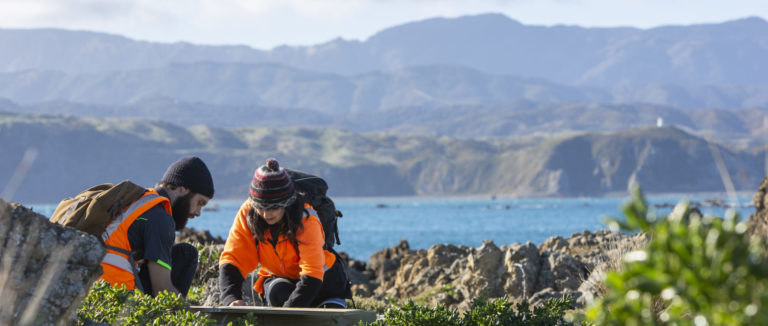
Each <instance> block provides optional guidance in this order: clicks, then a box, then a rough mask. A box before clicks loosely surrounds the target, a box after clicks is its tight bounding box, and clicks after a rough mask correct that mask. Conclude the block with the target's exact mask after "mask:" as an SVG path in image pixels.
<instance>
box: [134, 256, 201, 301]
mask: <svg viewBox="0 0 768 326" xmlns="http://www.w3.org/2000/svg"><path fill="white" fill-rule="evenodd" d="M196 270H197V248H195V247H194V246H193V245H191V244H188V243H177V244H175V245H173V247H172V248H171V283H173V286H174V287H175V288H176V290H179V292H181V295H182V296H184V297H186V296H187V292H189V287H190V286H192V279H194V277H195V271H196ZM139 278H140V279H141V285H142V286H143V287H144V293H146V294H149V295H152V281H151V280H150V279H149V268H148V267H147V264H146V263H144V264H142V265H141V269H140V270H139Z"/></svg>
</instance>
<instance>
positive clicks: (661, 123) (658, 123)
mask: <svg viewBox="0 0 768 326" xmlns="http://www.w3.org/2000/svg"><path fill="white" fill-rule="evenodd" d="M656 127H658V128H661V127H664V119H662V118H661V117H658V118H656Z"/></svg>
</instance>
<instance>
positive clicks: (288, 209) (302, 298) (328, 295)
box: [219, 159, 347, 308]
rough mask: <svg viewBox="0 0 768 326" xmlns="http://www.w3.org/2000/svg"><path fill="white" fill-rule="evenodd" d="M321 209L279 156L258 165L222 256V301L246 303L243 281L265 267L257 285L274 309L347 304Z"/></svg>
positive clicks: (339, 266)
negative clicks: (303, 191) (297, 187)
mask: <svg viewBox="0 0 768 326" xmlns="http://www.w3.org/2000/svg"><path fill="white" fill-rule="evenodd" d="M324 238H325V233H324V232H323V226H322V223H321V222H320V219H319V218H318V217H317V213H316V212H315V210H314V209H313V208H312V206H311V205H309V204H308V203H306V199H305V198H304V197H303V196H302V195H301V194H299V193H297V192H296V190H295V189H294V185H293V181H291V179H290V177H289V176H288V174H287V173H286V171H285V170H284V169H283V168H281V167H280V166H279V164H278V162H277V161H276V160H275V159H269V160H267V163H266V165H264V166H261V167H259V168H258V169H256V172H255V173H254V176H253V181H252V183H251V189H250V196H249V199H248V200H246V201H245V202H244V203H243V205H242V206H241V207H240V210H239V212H238V213H237V216H235V220H234V223H233V224H232V228H231V229H230V231H229V237H228V238H227V243H226V245H225V248H224V252H222V254H221V258H220V260H219V269H220V271H219V288H220V291H221V298H222V304H223V305H225V306H226V305H228V306H242V305H245V302H244V301H243V300H242V298H243V297H242V290H241V288H242V284H243V281H244V280H245V277H246V276H247V275H248V273H250V272H252V271H253V270H255V269H256V268H257V267H259V266H261V269H260V270H259V272H258V274H259V279H258V280H257V281H256V284H255V285H254V289H255V290H256V291H257V292H258V293H259V294H260V295H261V298H262V300H263V301H264V302H265V303H266V304H267V305H268V306H271V307H324V308H345V307H346V302H345V300H344V298H345V297H346V296H347V279H346V275H345V274H344V270H343V269H342V266H341V263H340V260H339V259H337V257H336V255H335V254H334V253H332V252H331V251H329V250H325V249H323V245H324V243H325V239H324Z"/></svg>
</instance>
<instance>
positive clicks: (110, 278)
mask: <svg viewBox="0 0 768 326" xmlns="http://www.w3.org/2000/svg"><path fill="white" fill-rule="evenodd" d="M213 192H214V189H213V179H212V178H211V174H210V172H209V171H208V167H206V165H205V163H203V161H202V160H200V159H199V158H197V157H187V158H182V159H180V160H179V161H177V162H175V163H173V164H172V165H171V166H169V167H168V170H167V171H166V172H165V174H164V175H163V178H162V180H161V181H160V182H159V183H158V184H157V186H156V187H155V189H147V191H146V192H145V193H144V195H143V196H142V197H141V198H139V199H138V200H136V201H134V202H133V203H131V204H130V205H129V206H128V207H127V208H126V209H125V210H123V213H122V214H121V216H120V218H119V219H116V220H114V221H112V222H111V223H110V225H108V226H107V232H106V233H105V235H104V236H106V239H105V241H104V243H105V244H106V245H108V246H109V247H108V248H107V254H106V256H105V257H104V259H103V260H102V263H101V266H102V268H103V269H104V274H103V275H102V277H101V279H103V280H105V281H107V282H109V283H110V284H112V285H113V286H120V285H125V286H126V288H128V289H131V290H132V289H134V288H137V289H141V290H143V291H144V293H147V294H151V295H157V293H158V292H161V291H163V290H166V291H168V292H175V293H180V294H181V295H183V296H186V295H187V292H188V291H189V288H190V286H191V285H192V279H193V277H194V275H195V270H196V269H197V249H196V248H195V247H194V246H192V245H190V244H188V243H178V244H174V241H175V239H176V232H175V231H177V230H181V229H183V228H184V226H185V225H186V224H187V220H188V219H190V218H194V217H196V216H199V215H200V211H201V209H202V208H203V206H205V205H206V204H207V203H208V201H209V200H210V199H211V198H212V197H213ZM129 255H132V256H133V257H132V258H133V259H131V257H130V256H129ZM133 260H135V261H143V262H144V263H142V264H141V265H140V266H139V267H138V268H139V270H138V275H139V279H138V280H137V279H136V277H135V273H134V271H135V269H136V268H135V265H133V262H132V261H133Z"/></svg>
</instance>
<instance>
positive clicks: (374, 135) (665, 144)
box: [0, 113, 763, 202]
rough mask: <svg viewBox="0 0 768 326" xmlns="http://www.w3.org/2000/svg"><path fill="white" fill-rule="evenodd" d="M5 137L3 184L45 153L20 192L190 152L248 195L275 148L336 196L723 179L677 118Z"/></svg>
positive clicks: (96, 124) (74, 183)
mask: <svg viewBox="0 0 768 326" xmlns="http://www.w3.org/2000/svg"><path fill="white" fill-rule="evenodd" d="M0 142H1V143H3V144H4V145H3V146H2V147H0V156H1V157H3V158H4V159H3V160H0V165H1V166H0V184H2V185H6V184H7V183H8V181H9V180H10V178H11V174H12V173H13V171H15V170H16V165H17V164H18V162H19V161H20V160H21V157H22V155H23V154H24V152H25V151H26V150H27V149H28V148H36V149H37V150H38V152H39V155H38V157H37V160H36V161H35V162H34V163H33V164H32V165H31V166H30V170H29V173H28V174H27V176H26V178H25V179H24V182H23V184H22V186H21V187H20V188H19V189H18V191H17V192H16V196H15V198H14V199H15V200H18V201H20V202H52V201H56V200H59V199H61V198H62V197H64V196H66V195H71V194H72V193H76V192H77V191H79V190H81V189H83V188H85V187H87V186H90V185H93V184H97V183H102V182H118V181H121V180H123V179H131V180H134V181H136V182H138V183H140V184H143V185H146V186H151V185H153V184H154V182H156V181H157V180H158V179H159V178H160V176H161V175H162V173H163V172H164V171H165V168H166V167H167V165H168V164H170V163H171V162H173V161H175V160H176V159H177V158H178V157H180V156H182V155H191V154H194V155H199V156H201V157H202V158H203V159H204V160H205V161H206V162H207V163H208V165H209V167H210V169H211V171H212V173H213V176H214V179H215V182H216V188H217V192H216V197H217V198H236V197H241V196H243V194H245V193H246V192H247V186H248V182H249V180H250V177H251V174H252V172H253V169H254V168H255V167H256V166H258V165H259V164H261V163H262V162H263V160H264V159H265V158H267V157H277V158H278V159H280V161H281V163H282V164H283V165H284V166H288V167H293V168H296V169H300V170H305V171H308V172H311V173H316V174H319V175H321V176H323V177H325V178H326V179H327V180H328V182H329V183H330V184H331V187H332V190H331V193H332V194H333V195H335V196H389V195H399V196H403V195H469V194H476V195H479V194H484V195H491V194H508V195H517V196H539V195H564V196H597V195H601V194H605V193H609V192H622V191H626V189H627V184H628V182H630V180H636V181H637V182H639V183H640V184H641V185H643V186H644V187H645V188H646V189H647V190H649V191H653V192H698V191H721V190H723V189H724V188H723V186H722V184H721V182H720V177H719V175H718V174H717V170H716V168H715V165H714V160H713V159H712V154H711V152H710V150H709V147H708V146H707V144H706V142H705V141H704V140H702V139H701V138H697V137H695V136H692V135H690V134H687V133H685V132H683V131H681V130H679V129H676V128H652V129H635V130H630V131H624V132H613V133H604V134H603V133H588V134H577V135H572V136H563V137H555V138H504V139H496V140H487V141H485V140H472V139H458V138H452V137H445V136H443V137H427V136H417V137H414V136H401V135H398V134H397V133H384V132H370V133H353V132H347V131H342V130H338V129H307V128H282V129H273V128H263V127H245V128H235V129H220V128H213V127H205V126H196V127H190V128H182V127H179V126H175V125H171V124H168V123H164V122H153V121H144V120H135V119H133V120H132V119H78V118H70V117H57V116H34V115H21V114H15V113H2V114H0ZM719 151H720V152H721V153H722V154H723V156H724V158H725V164H726V166H727V167H728V169H729V171H730V173H731V176H732V177H733V178H734V182H735V183H736V187H737V189H744V190H748V189H752V188H755V187H756V186H757V184H758V183H759V180H760V178H761V176H762V175H763V171H762V169H763V165H762V163H761V162H762V160H761V159H762V153H757V154H753V153H746V152H735V151H730V150H728V149H726V148H723V147H719Z"/></svg>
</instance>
